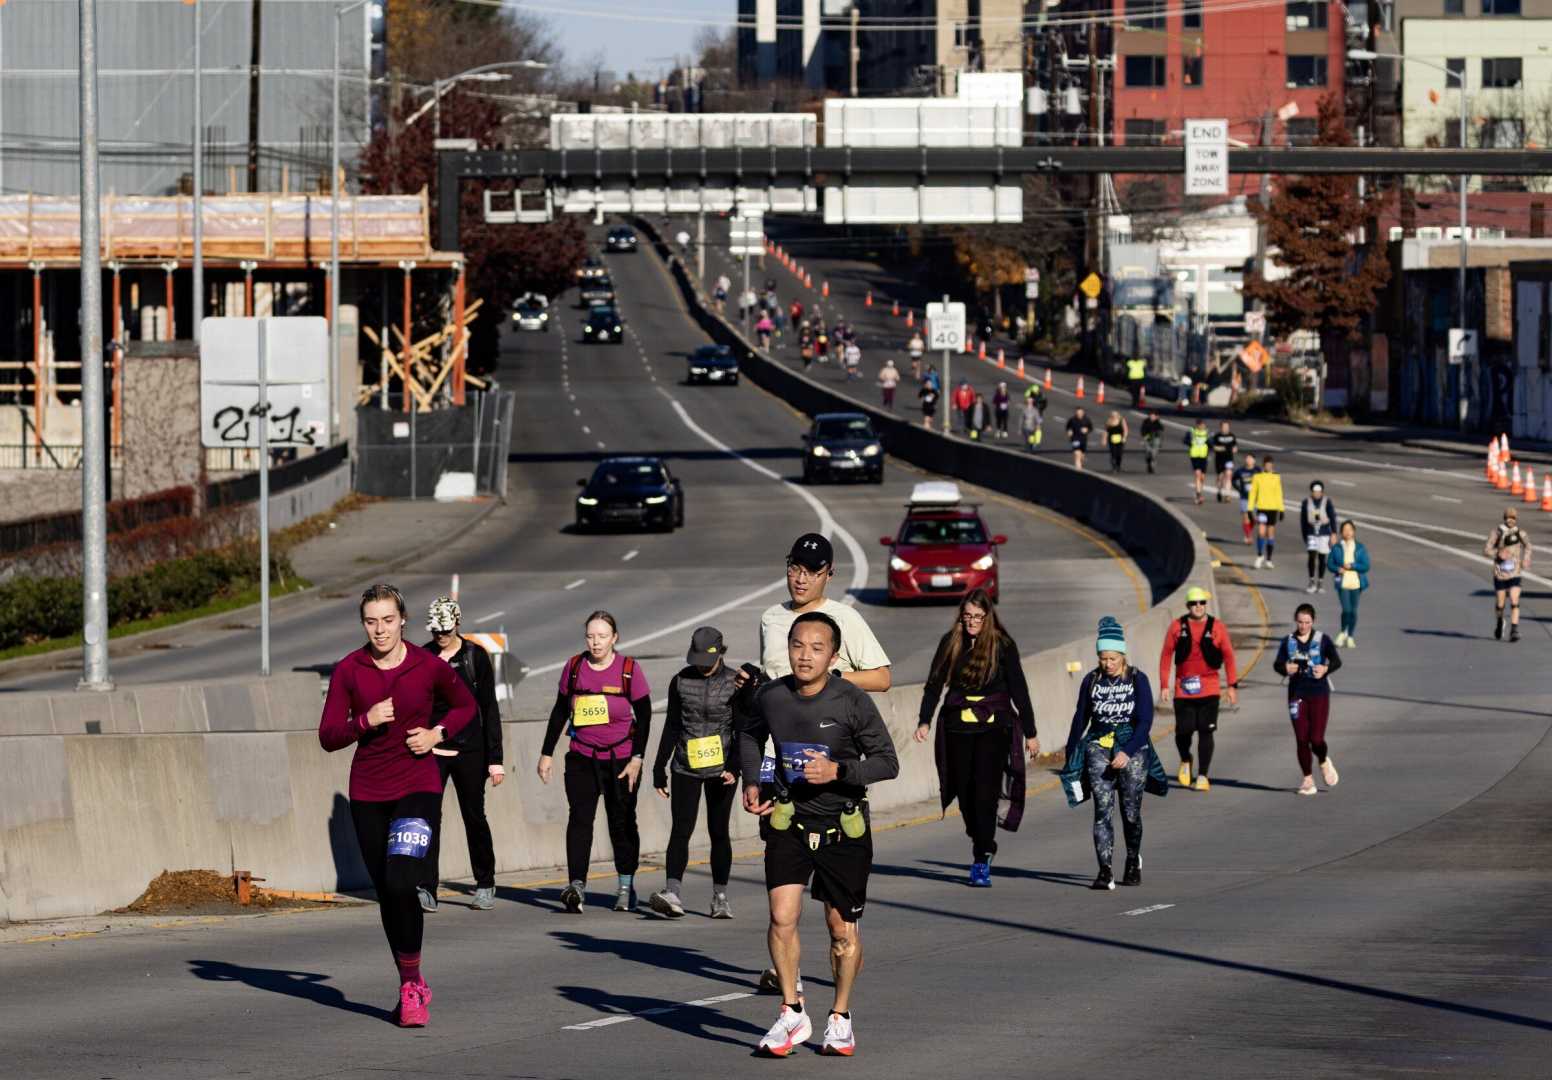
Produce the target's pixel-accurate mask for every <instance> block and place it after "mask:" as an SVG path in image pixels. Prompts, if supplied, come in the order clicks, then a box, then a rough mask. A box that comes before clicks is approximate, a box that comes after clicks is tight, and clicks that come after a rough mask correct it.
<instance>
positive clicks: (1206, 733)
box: [1159, 587, 1239, 791]
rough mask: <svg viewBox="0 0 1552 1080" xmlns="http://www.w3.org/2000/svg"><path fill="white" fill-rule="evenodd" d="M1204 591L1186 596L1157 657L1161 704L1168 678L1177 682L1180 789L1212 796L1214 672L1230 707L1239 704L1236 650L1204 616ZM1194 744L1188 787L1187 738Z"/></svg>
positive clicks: (1218, 625)
mask: <svg viewBox="0 0 1552 1080" xmlns="http://www.w3.org/2000/svg"><path fill="white" fill-rule="evenodd" d="M1211 599H1212V596H1211V595H1210V594H1209V593H1208V592H1207V590H1206V589H1199V588H1194V587H1193V588H1191V589H1188V590H1186V611H1187V614H1185V615H1183V616H1181V617H1180V618H1179V619H1177V620H1176V621H1175V624H1174V633H1170V634H1165V635H1164V649H1163V651H1162V652H1161V653H1160V654H1159V704H1160V705H1167V704H1169V699H1170V681H1171V680H1170V673H1171V672H1172V671H1173V673H1174V675H1175V678H1176V685H1175V688H1174V695H1175V749H1177V750H1179V751H1180V773H1179V780H1180V786H1181V787H1192V786H1194V787H1195V788H1196V790H1197V791H1211V790H1212V784H1211V783H1209V782H1208V780H1207V770H1208V769H1209V768H1210V767H1211V766H1212V755H1213V732H1215V731H1217V730H1218V694H1219V690H1220V685H1219V679H1218V669H1219V668H1223V669H1224V671H1225V672H1226V674H1227V675H1228V683H1227V685H1226V686H1224V687H1222V689H1226V690H1227V691H1228V695H1229V704H1230V705H1238V704H1239V669H1238V667H1237V666H1236V665H1235V663H1234V646H1233V644H1232V643H1231V642H1230V641H1229V631H1228V628H1227V627H1226V626H1224V625H1223V623H1221V622H1219V621H1218V620H1217V619H1214V618H1213V617H1212V616H1211V615H1209V614H1207V601H1209V600H1211ZM1193 735H1195V736H1196V737H1197V739H1198V755H1197V758H1196V764H1197V765H1198V766H1199V767H1198V768H1197V770H1196V783H1195V784H1194V785H1193V784H1192V782H1191V765H1192V758H1191V736H1193Z"/></svg>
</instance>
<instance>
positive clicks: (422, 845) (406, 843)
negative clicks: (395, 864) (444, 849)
mask: <svg viewBox="0 0 1552 1080" xmlns="http://www.w3.org/2000/svg"><path fill="white" fill-rule="evenodd" d="M430 849H431V826H430V825H429V824H428V823H427V822H426V819H425V818H418V817H401V818H394V819H393V821H392V823H390V824H389V826H388V854H390V855H407V856H408V857H410V858H411V859H424V858H425V857H426V852H427V851H429V850H430Z"/></svg>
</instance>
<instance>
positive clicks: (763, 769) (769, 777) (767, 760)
mask: <svg viewBox="0 0 1552 1080" xmlns="http://www.w3.org/2000/svg"><path fill="white" fill-rule="evenodd" d="M775 782H776V759H775V758H773V757H771V756H769V755H766V756H765V757H763V758H761V759H760V783H762V784H774V783H775Z"/></svg>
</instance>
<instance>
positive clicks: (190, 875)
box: [117, 870, 330, 915]
mask: <svg viewBox="0 0 1552 1080" xmlns="http://www.w3.org/2000/svg"><path fill="white" fill-rule="evenodd" d="M252 892H253V896H252V901H251V902H250V903H249V904H247V905H246V906H244V905H242V904H239V903H238V902H237V888H236V886H235V885H233V883H232V877H231V875H230V874H222V873H219V872H217V871H215V870H163V871H162V872H161V873H160V874H158V875H156V877H155V878H154V879H153V880H152V881H151V883H150V884H149V885H147V886H146V889H145V892H143V893H141V894H140V895H139V896H138V897H137V898H136V899H135V900H134V901H133V902H131V903H130V904H128V905H127V906H125V907H121V908H118V909H117V910H118V912H119V913H120V914H126V915H170V914H178V915H187V914H218V913H226V912H236V911H272V910H280V909H290V908H304V907H327V906H330V905H327V904H315V903H313V902H312V901H309V900H297V899H293V898H291V897H283V896H276V895H274V894H272V893H269V892H266V891H265V890H264V889H262V888H260V887H259V886H257V885H255V886H253V890H252Z"/></svg>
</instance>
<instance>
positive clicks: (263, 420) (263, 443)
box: [254, 319, 269, 676]
mask: <svg viewBox="0 0 1552 1080" xmlns="http://www.w3.org/2000/svg"><path fill="white" fill-rule="evenodd" d="M258 329H259V403H258V405H257V406H256V407H255V408H254V413H255V414H256V415H257V416H258V418H259V674H260V675H264V676H268V675H269V320H268V319H260V320H259V327H258Z"/></svg>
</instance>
